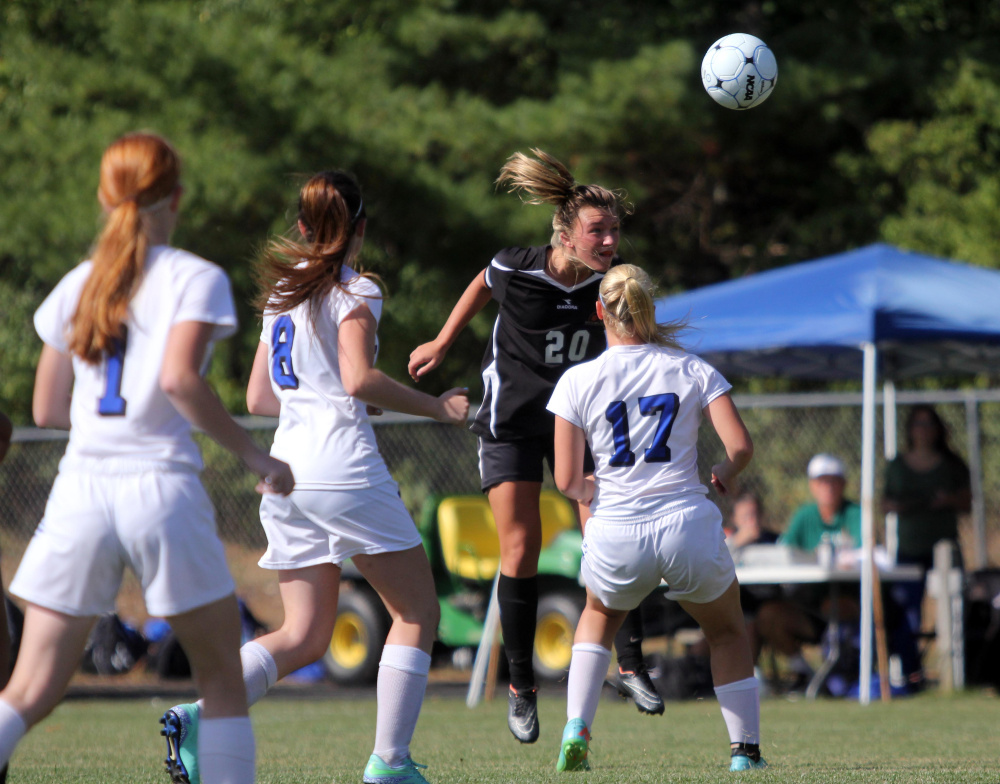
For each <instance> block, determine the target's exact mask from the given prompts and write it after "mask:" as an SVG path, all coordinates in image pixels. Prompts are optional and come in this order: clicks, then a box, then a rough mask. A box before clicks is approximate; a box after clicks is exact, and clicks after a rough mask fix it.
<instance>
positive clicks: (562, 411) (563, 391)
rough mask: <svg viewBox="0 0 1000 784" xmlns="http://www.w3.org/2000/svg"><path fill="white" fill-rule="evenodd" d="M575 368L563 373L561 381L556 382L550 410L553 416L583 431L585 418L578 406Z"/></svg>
mask: <svg viewBox="0 0 1000 784" xmlns="http://www.w3.org/2000/svg"><path fill="white" fill-rule="evenodd" d="M572 371H573V368H571V369H570V370H567V371H566V372H565V373H563V375H562V377H561V378H560V379H559V381H557V382H556V386H555V389H553V390H552V397H550V398H549V402H548V405H547V406H546V408H548V410H549V411H551V412H552V413H553V414H555V415H556V416H558V417H562V418H563V419H565V420H566V421H567V422H569V423H570V424H571V425H576V426H577V427H579V428H581V429H583V417H582V416H581V414H580V411H579V406H578V404H577V400H576V398H577V395H576V390H575V388H574V387H573V380H572V376H573V373H572Z"/></svg>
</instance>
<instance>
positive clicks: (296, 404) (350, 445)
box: [260, 267, 392, 490]
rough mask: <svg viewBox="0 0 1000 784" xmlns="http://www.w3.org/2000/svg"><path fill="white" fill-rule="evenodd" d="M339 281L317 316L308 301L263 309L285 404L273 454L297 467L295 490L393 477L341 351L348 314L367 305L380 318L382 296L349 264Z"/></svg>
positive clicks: (272, 366) (275, 380)
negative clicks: (346, 378)
mask: <svg viewBox="0 0 1000 784" xmlns="http://www.w3.org/2000/svg"><path fill="white" fill-rule="evenodd" d="M340 279H341V281H342V282H343V284H344V286H345V288H346V291H345V290H344V289H342V288H339V287H335V288H334V289H333V290H332V291H331V292H330V293H329V294H328V295H327V296H326V298H325V299H324V300H323V301H322V302H321V303H320V305H319V308H318V312H317V313H315V314H311V313H310V309H309V305H308V304H302V305H299V306H298V307H296V308H293V309H292V310H290V311H288V312H287V313H265V314H264V328H263V330H262V331H261V336H260V339H261V342H262V343H264V344H265V345H267V347H268V375H269V376H270V379H271V389H272V390H274V394H275V395H276V396H277V398H278V400H279V401H280V402H281V414H280V416H279V419H278V430H277V432H275V434H274V445H273V446H272V447H271V454H272V455H273V456H274V457H276V458H278V459H279V460H284V461H285V462H287V463H288V464H289V465H290V466H291V467H292V471H293V472H294V473H295V489H296V490H328V489H334V488H336V489H348V488H359V487H373V486H375V485H378V484H381V483H382V482H386V481H389V480H391V479H392V476H391V475H390V474H389V469H388V468H386V466H385V462H384V461H383V460H382V456H381V455H380V454H379V451H378V444H377V443H376V441H375V433H374V432H373V431H372V426H371V423H370V422H369V420H368V414H367V412H366V406H365V403H364V402H363V401H361V400H358V399H356V398H353V397H351V396H350V395H348V394H347V392H346V391H345V390H344V384H343V382H342V381H341V378H340V356H339V352H338V350H337V336H338V333H339V331H340V324H341V322H342V321H343V320H344V319H345V318H346V317H347V316H348V315H349V314H350V313H352V312H353V311H355V310H357V309H358V308H359V307H362V306H365V307H367V308H368V310H369V311H371V313H372V315H373V316H374V317H375V321H376V323H377V322H378V319H379V316H380V315H381V314H382V293H381V292H380V291H379V289H378V286H376V285H375V284H374V283H373V282H372V281H371V280H369V279H368V278H364V277H361V276H360V275H358V274H357V273H356V272H354V270H352V269H350V268H349V267H343V268H342V270H341V278H340ZM314 315H315V318H314V317H313V316H314Z"/></svg>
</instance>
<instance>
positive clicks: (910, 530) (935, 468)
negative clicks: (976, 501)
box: [883, 405, 972, 633]
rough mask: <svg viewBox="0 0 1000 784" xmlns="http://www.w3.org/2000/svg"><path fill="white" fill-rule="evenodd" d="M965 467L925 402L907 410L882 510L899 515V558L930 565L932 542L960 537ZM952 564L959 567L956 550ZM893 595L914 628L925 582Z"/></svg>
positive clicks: (967, 501) (966, 494)
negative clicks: (903, 441) (903, 440)
mask: <svg viewBox="0 0 1000 784" xmlns="http://www.w3.org/2000/svg"><path fill="white" fill-rule="evenodd" d="M971 504H972V492H971V490H970V484H969V469H968V467H967V466H966V465H965V463H964V462H963V461H962V458H960V457H959V456H958V455H956V454H955V453H954V452H953V451H952V450H951V447H950V446H949V445H948V431H947V429H946V428H945V426H944V422H942V421H941V417H940V416H939V415H938V413H937V411H935V410H934V408H932V407H931V406H928V405H918V406H914V407H913V408H911V409H910V413H909V416H907V418H906V451H905V452H902V453H901V454H900V455H898V456H897V457H896V458H895V459H894V460H893V461H892V462H890V463H889V465H888V466H887V467H886V472H885V498H884V500H883V509H884V510H885V511H886V512H896V513H897V514H898V515H899V550H898V553H897V557H896V560H897V561H898V562H899V563H907V564H919V565H920V566H922V567H923V568H924V569H925V570H926V569H930V568H931V566H933V564H934V545H935V544H937V543H938V542H939V541H941V540H942V539H950V540H951V541H954V542H956V543H957V542H958V516H959V515H960V514H965V513H966V512H968V511H969V509H970V507H971ZM954 552H955V554H956V555H955V564H954V565H955V566H958V567H961V566H962V556H961V552H960V551H959V549H958V548H957V547H956V548H955V550H954ZM893 595H894V598H895V599H896V600H897V601H899V602H900V604H902V605H903V607H905V608H906V616H907V620H908V621H909V623H910V628H911V629H912V630H913V631H914V632H915V633H918V632H919V631H920V629H921V626H920V608H921V605H922V604H923V599H924V582H923V581H922V580H921V581H918V582H915V583H900V584H899V586H898V590H897V589H896V588H895V587H894V590H893Z"/></svg>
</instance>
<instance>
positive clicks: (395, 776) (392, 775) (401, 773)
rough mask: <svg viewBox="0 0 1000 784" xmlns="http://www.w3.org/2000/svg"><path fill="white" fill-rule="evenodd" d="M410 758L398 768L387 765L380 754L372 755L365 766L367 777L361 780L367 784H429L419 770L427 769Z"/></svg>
mask: <svg viewBox="0 0 1000 784" xmlns="http://www.w3.org/2000/svg"><path fill="white" fill-rule="evenodd" d="M426 767H427V766H426V765H421V764H420V763H418V762H414V761H413V760H412V759H411V758H410V757H407V758H406V760H405V761H404V762H403V764H402V765H400V766H399V767H398V768H392V767H390V766H389V765H386V764H385V762H384V761H383V760H382V758H381V757H380V756H378V754H372V755H371V756H370V757H369V758H368V764H367V765H365V775H364V778H362V779H361V780H362V781H364V782H366V783H367V784H428V782H427V779H425V778H424V777H423V776H422V775H420V771H419V770H417V768H426Z"/></svg>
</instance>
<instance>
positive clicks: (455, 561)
mask: <svg viewBox="0 0 1000 784" xmlns="http://www.w3.org/2000/svg"><path fill="white" fill-rule="evenodd" d="M437 518H438V534H439V536H440V538H441V555H442V557H443V558H444V564H445V566H446V567H447V569H448V571H449V572H452V573H453V574H456V575H458V576H459V577H462V578H464V579H466V580H477V581H479V580H492V579H493V576H494V575H495V574H496V573H497V569H499V568H500V541H499V539H498V538H497V526H496V522H495V521H494V520H493V512H491V511H490V503H489V501H488V500H487V499H486V497H485V496H479V495H468V496H449V497H448V498H445V499H444V500H442V501H441V503H440V504H439V505H438V510H437Z"/></svg>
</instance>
